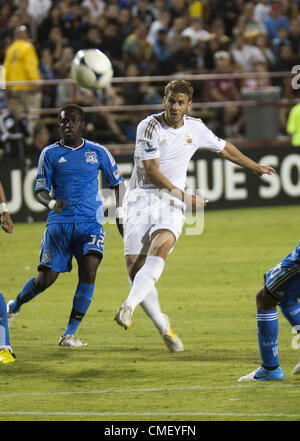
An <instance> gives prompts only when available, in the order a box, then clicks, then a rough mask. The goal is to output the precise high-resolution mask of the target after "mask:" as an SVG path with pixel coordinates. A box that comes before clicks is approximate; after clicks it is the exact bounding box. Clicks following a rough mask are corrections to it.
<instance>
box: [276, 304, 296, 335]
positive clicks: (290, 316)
mask: <svg viewBox="0 0 300 441" xmlns="http://www.w3.org/2000/svg"><path fill="white" fill-rule="evenodd" d="M279 307H280V309H281V312H282V314H283V315H284V316H285V318H286V319H287V320H288V321H289V322H290V324H291V325H292V326H293V327H294V326H297V327H298V328H296V329H297V331H298V332H300V329H299V326H300V303H299V302H298V300H296V299H291V300H287V301H285V302H283V303H280V304H279Z"/></svg>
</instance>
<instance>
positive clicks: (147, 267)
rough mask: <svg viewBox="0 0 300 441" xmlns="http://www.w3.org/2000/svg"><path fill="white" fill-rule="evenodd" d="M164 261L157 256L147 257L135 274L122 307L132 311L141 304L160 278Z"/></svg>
mask: <svg viewBox="0 0 300 441" xmlns="http://www.w3.org/2000/svg"><path fill="white" fill-rule="evenodd" d="M164 266H165V261H164V259H162V258H161V257H159V256H148V257H147V258H146V260H145V263H144V265H143V266H142V268H141V269H140V270H139V271H138V272H137V273H136V276H135V278H134V281H133V284H132V287H131V290H130V293H129V295H128V297H127V299H126V300H125V302H124V303H123V305H122V306H127V307H130V308H132V310H133V311H134V309H135V308H136V307H137V305H138V304H139V303H141V302H142V301H143V300H144V299H145V297H146V296H147V295H148V294H149V292H150V291H152V289H153V288H154V285H155V283H156V282H157V281H158V279H159V278H160V276H161V274H162V272H163V269H164Z"/></svg>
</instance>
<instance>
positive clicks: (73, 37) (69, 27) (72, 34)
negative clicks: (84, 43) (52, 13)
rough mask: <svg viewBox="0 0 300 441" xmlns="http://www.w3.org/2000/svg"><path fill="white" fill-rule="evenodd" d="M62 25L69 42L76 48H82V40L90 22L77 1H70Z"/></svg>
mask: <svg viewBox="0 0 300 441" xmlns="http://www.w3.org/2000/svg"><path fill="white" fill-rule="evenodd" d="M62 27H63V33H64V36H65V37H66V38H67V39H68V41H69V44H71V45H72V46H73V47H74V49H75V50H78V49H80V41H81V39H82V38H83V36H84V35H85V32H86V30H87V27H88V23H87V18H86V17H85V16H84V14H83V9H82V6H81V4H80V3H78V2H77V1H71V2H70V4H69V8H68V12H67V13H66V14H65V15H63V16H62Z"/></svg>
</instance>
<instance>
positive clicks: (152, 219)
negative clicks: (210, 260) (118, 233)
mask: <svg viewBox="0 0 300 441" xmlns="http://www.w3.org/2000/svg"><path fill="white" fill-rule="evenodd" d="M123 207H124V225H123V228H124V254H125V255H129V254H144V255H147V253H148V250H149V247H150V244H151V237H152V234H153V233H154V232H155V231H157V230H162V229H164V230H170V231H172V233H173V234H174V236H175V239H176V240H177V239H178V238H179V236H180V234H181V231H182V227H183V224H184V222H185V215H184V213H185V208H186V206H185V204H184V203H183V202H181V201H180V200H178V199H176V198H172V197H171V196H169V195H168V194H167V193H163V192H161V191H159V190H150V189H149V190H142V189H134V190H131V191H130V192H129V193H128V195H127V197H126V198H125V200H124V203H123ZM173 248H174V247H173ZM173 248H172V249H173ZM171 251H172V250H171ZM171 251H170V252H171Z"/></svg>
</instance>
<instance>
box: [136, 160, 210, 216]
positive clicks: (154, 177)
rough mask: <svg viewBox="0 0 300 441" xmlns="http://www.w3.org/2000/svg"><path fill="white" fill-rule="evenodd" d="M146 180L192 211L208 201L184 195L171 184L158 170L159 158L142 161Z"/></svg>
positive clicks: (196, 196) (195, 196)
mask: <svg viewBox="0 0 300 441" xmlns="http://www.w3.org/2000/svg"><path fill="white" fill-rule="evenodd" d="M143 165H144V169H145V173H146V176H147V178H148V179H149V180H150V181H151V182H152V184H154V185H155V186H156V187H157V188H159V189H160V190H162V189H165V190H167V191H168V192H169V193H170V195H171V196H174V197H176V198H178V199H180V200H181V201H183V202H184V203H185V204H186V205H187V206H188V207H189V208H191V209H192V210H193V211H196V210H197V209H200V208H201V207H203V205H204V206H205V205H206V204H207V202H208V201H206V200H203V199H202V198H201V197H199V196H198V195H192V194H188V193H185V192H184V191H182V190H181V189H180V188H178V187H176V186H175V185H173V184H172V182H170V181H169V179H167V178H166V177H165V176H164V174H163V173H161V171H160V170H159V158H154V159H148V160H145V161H143Z"/></svg>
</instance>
